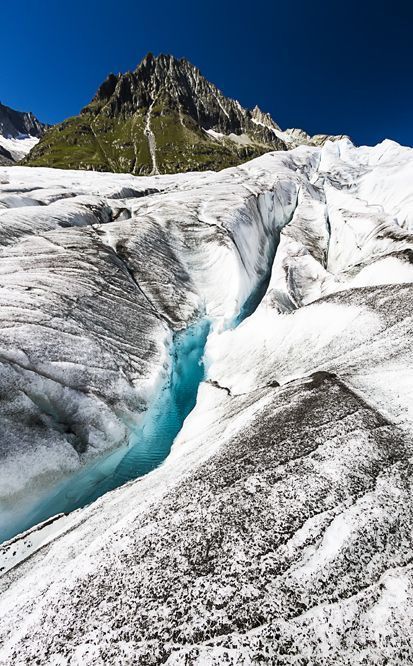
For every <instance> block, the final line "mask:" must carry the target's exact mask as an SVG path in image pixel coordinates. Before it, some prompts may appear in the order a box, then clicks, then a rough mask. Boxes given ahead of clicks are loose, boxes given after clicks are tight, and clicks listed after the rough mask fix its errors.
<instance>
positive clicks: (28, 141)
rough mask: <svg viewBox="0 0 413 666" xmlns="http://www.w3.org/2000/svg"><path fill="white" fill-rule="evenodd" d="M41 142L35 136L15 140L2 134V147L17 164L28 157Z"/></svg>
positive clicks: (0, 137) (19, 137)
mask: <svg viewBox="0 0 413 666" xmlns="http://www.w3.org/2000/svg"><path fill="white" fill-rule="evenodd" d="M38 142H39V139H38V138H37V137H35V136H24V135H22V136H18V137H15V138H12V137H5V136H2V135H1V134H0V146H1V147H2V148H5V149H6V150H7V152H8V153H10V155H11V156H12V158H13V160H14V161H15V162H19V161H20V160H22V159H23V157H25V156H26V155H28V154H29V153H30V151H31V149H32V148H34V146H35V145H36V144H37V143H38Z"/></svg>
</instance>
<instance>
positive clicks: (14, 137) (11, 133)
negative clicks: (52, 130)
mask: <svg viewBox="0 0 413 666" xmlns="http://www.w3.org/2000/svg"><path fill="white" fill-rule="evenodd" d="M45 129H46V125H44V124H43V123H41V122H40V121H39V120H38V119H37V118H36V116H34V115H33V114H32V113H31V112H25V111H15V110H14V109H11V108H10V107H9V106H5V105H4V104H1V103H0V165H3V166H4V165H12V164H14V163H15V162H18V161H19V160H21V159H22V158H23V157H24V156H25V155H27V153H29V152H30V150H31V149H32V148H33V147H34V146H35V145H36V143H37V142H38V140H39V139H40V137H41V136H43V134H44V132H45Z"/></svg>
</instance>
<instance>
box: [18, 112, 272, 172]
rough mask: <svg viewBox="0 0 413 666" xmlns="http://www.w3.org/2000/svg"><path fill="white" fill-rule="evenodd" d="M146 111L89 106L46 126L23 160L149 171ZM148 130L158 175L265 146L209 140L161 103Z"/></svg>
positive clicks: (203, 166)
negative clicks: (125, 112)
mask: <svg viewBox="0 0 413 666" xmlns="http://www.w3.org/2000/svg"><path fill="white" fill-rule="evenodd" d="M91 106H92V105H91ZM89 109H90V110H89ZM92 111H94V113H93V112H92ZM146 114H147V110H146V109H140V110H138V111H136V112H135V113H134V114H133V115H131V116H128V117H123V116H122V115H119V116H116V117H115V118H113V117H110V116H109V115H107V114H105V113H104V112H103V113H96V109H92V108H90V107H89V108H88V110H87V111H86V112H84V113H82V114H81V115H79V116H75V117H73V118H69V119H68V120H66V121H64V122H63V123H62V124H60V125H57V126H56V127H52V128H51V129H49V130H48V131H47V132H46V134H45V135H44V137H43V139H42V140H41V141H40V142H39V144H38V145H37V146H35V148H34V149H33V150H32V151H31V153H30V154H29V156H28V157H27V158H26V159H25V160H24V162H23V164H27V165H29V166H43V167H56V168H61V169H89V170H95V171H113V172H115V173H135V174H137V175H147V174H150V173H151V172H152V160H151V155H150V152H149V144H148V137H147V135H146V134H145V122H146ZM151 130H152V132H153V133H154V135H155V142H156V159H157V166H158V169H159V171H160V173H176V172H179V171H195V170H208V169H213V170H218V169H223V168H225V167H228V166H235V165H237V164H240V163H242V162H245V161H246V160H248V159H252V158H253V157H257V156H258V155H262V154H263V153H265V152H267V151H268V150H269V147H268V146H265V145H263V144H251V145H250V146H239V145H237V144H236V143H234V142H233V141H231V140H229V139H225V140H222V141H217V140H214V139H213V138H211V137H209V136H208V135H207V134H206V132H204V131H203V130H200V129H199V128H198V127H197V125H196V123H195V122H194V121H193V120H192V118H190V117H189V116H187V115H184V114H179V113H178V112H175V111H172V110H171V111H169V112H168V113H163V112H162V108H161V107H158V108H156V107H154V108H153V109H152V114H151Z"/></svg>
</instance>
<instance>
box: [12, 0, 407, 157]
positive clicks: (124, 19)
mask: <svg viewBox="0 0 413 666" xmlns="http://www.w3.org/2000/svg"><path fill="white" fill-rule="evenodd" d="M1 24H2V27H1V39H0V62H1V68H0V101H2V102H3V103H4V104H8V105H9V106H12V107H14V108H17V109H20V110H31V111H33V112H34V113H35V114H36V115H37V116H38V117H39V118H40V119H41V120H43V121H45V122H51V123H54V122H58V121H60V120H63V119H64V118H66V117H68V116H70V115H74V114H76V113H78V112H79V110H80V109H81V107H82V106H84V105H85V104H86V103H87V102H88V101H89V100H90V99H91V97H92V96H93V95H94V93H95V91H96V89H97V88H98V86H99V84H100V83H101V82H102V80H103V79H104V78H106V76H107V74H108V73H109V72H111V71H114V72H118V71H126V70H128V69H134V68H135V66H136V65H137V63H138V62H139V61H140V60H141V59H142V57H143V56H144V55H145V54H146V53H147V52H148V51H152V52H153V53H155V54H157V53H160V52H163V53H172V54H174V55H176V56H178V57H182V56H185V57H186V58H188V59H189V60H190V61H192V62H193V63H194V64H195V65H197V66H198V67H199V68H200V69H201V71H202V73H203V74H204V75H205V76H206V77H207V78H208V79H209V80H211V81H212V82H214V83H215V84H216V85H217V86H218V87H219V88H221V90H222V91H223V92H224V93H225V94H226V95H228V96H230V97H235V98H237V99H239V100H240V102H241V103H242V104H243V105H244V106H254V105H255V104H258V105H259V106H260V107H261V108H262V109H263V110H265V111H269V112H270V113H271V115H272V116H273V117H274V119H275V120H276V121H277V122H278V123H279V124H280V125H281V126H282V127H283V128H286V127H302V128H304V129H306V130H307V131H309V132H310V133H315V132H328V133H347V134H350V135H351V136H352V137H353V139H354V140H355V141H356V142H357V143H367V144H372V143H376V142H377V141H379V140H381V139H383V138H384V137H389V138H392V139H395V140H397V141H399V142H400V143H404V144H408V145H413V124H412V103H413V86H412V69H413V38H412V26H413V3H412V2H409V0H405V1H404V2H402V1H400V0H393V2H383V0H382V1H380V0H376V1H373V0H357V1H355V0H346V1H345V2H343V1H340V2H338V1H336V0H330V1H329V0H311V1H309V0H283V1H282V2H280V1H279V0H261V1H260V2H255V3H254V2H251V0H249V1H248V2H246V1H244V0H239V1H238V2H235V1H233V0H229V1H226V0H208V2H200V1H199V0H191V1H188V0H181V1H179V0H175V2H172V1H171V0H167V1H165V0H152V1H151V0H147V1H146V2H142V1H141V0H71V1H70V2H64V1H63V0H19V2H18V3H15V2H11V1H10V0H9V1H6V0H3V2H2V3H1Z"/></svg>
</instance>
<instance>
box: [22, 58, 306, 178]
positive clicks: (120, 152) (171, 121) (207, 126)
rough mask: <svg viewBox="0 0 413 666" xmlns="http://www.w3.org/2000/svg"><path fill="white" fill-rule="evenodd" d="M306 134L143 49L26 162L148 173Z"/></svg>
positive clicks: (196, 165) (180, 63) (201, 165)
mask: <svg viewBox="0 0 413 666" xmlns="http://www.w3.org/2000/svg"><path fill="white" fill-rule="evenodd" d="M306 136H307V138H308V139H310V137H308V135H306ZM307 142H308V141H306V140H302V137H301V140H300V141H296V139H295V138H294V137H291V136H290V135H289V134H288V133H283V132H281V130H280V128H279V127H278V125H277V124H276V123H275V122H274V121H273V120H272V119H271V117H270V116H269V115H268V114H264V113H262V112H261V111H260V109H259V108H258V107H256V108H255V109H254V110H252V111H250V110H247V109H244V108H243V107H242V106H241V105H240V104H239V102H237V101H235V100H232V99H229V98H227V97H225V96H224V95H223V94H222V93H221V92H220V91H219V90H218V88H217V87H216V86H214V85H213V84H211V83H209V81H207V80H206V79H205V78H204V77H203V76H202V74H201V73H200V71H199V70H198V69H197V68H196V67H194V66H193V65H191V63H189V62H188V61H187V60H185V59H181V60H178V59H176V58H174V57H173V56H169V55H160V56H157V57H154V56H152V54H148V55H147V56H146V58H144V60H143V61H142V62H141V63H140V65H139V66H138V67H137V69H136V70H135V71H134V72H127V73H126V74H119V75H117V76H115V75H114V74H110V75H109V76H108V78H107V79H106V81H104V83H103V84H102V85H101V86H100V88H99V90H98V92H97V93H96V95H95V97H94V98H93V100H92V101H91V103H90V104H89V105H88V106H86V107H85V108H84V109H83V110H82V112H81V113H80V115H78V116H75V117H73V118H69V119H68V120H66V121H64V122H63V123H61V124H60V125H57V126H56V127H53V128H52V129H50V130H49V131H48V132H47V134H46V135H45V137H44V138H43V139H42V141H40V143H39V145H38V146H37V147H36V148H35V149H34V150H33V151H32V152H31V154H30V157H29V158H28V160H27V161H26V164H28V165H31V166H52V167H59V168H70V169H76V168H81V169H93V170H96V171H114V172H130V173H134V174H145V175H147V174H156V173H176V172H179V171H194V170H208V169H213V170H216V169H221V168H224V167H227V166H233V165H237V164H240V163H242V162H244V161H246V160H248V159H251V158H253V157H257V156H259V155H262V154H263V153H265V152H268V151H269V150H284V149H286V147H287V145H288V147H292V146H294V145H297V144H298V143H307Z"/></svg>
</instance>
